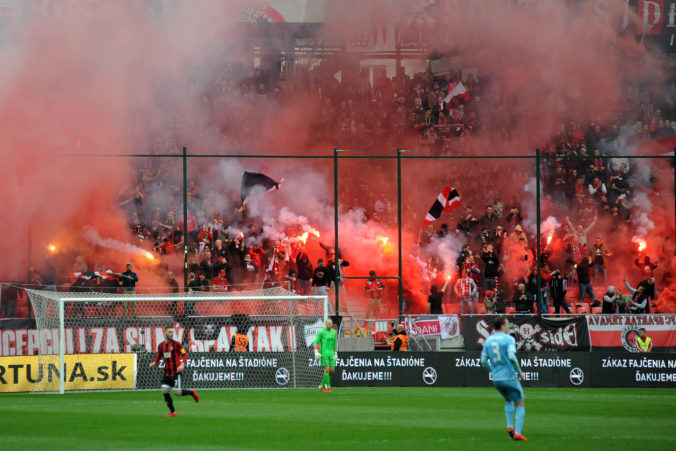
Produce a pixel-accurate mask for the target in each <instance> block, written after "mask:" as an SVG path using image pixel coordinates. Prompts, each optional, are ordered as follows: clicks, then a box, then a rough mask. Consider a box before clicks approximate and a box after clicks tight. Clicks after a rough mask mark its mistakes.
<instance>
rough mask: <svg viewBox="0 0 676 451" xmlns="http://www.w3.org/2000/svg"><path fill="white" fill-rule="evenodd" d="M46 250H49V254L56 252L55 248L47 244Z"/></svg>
mask: <svg viewBox="0 0 676 451" xmlns="http://www.w3.org/2000/svg"><path fill="white" fill-rule="evenodd" d="M47 249H49V252H51V253H54V252H56V246H55V245H54V244H52V243H49V246H47Z"/></svg>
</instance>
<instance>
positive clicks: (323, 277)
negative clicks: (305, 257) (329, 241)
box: [312, 258, 331, 296]
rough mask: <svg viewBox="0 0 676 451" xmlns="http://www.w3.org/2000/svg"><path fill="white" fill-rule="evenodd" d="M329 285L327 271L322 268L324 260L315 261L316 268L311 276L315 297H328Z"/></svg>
mask: <svg viewBox="0 0 676 451" xmlns="http://www.w3.org/2000/svg"><path fill="white" fill-rule="evenodd" d="M330 283H331V280H330V279H329V271H328V269H327V268H326V267H325V266H324V260H323V259H321V258H320V259H319V260H317V267H316V268H315V270H314V273H313V274H312V287H313V293H312V294H314V295H315V296H327V295H328V286H329V284H330Z"/></svg>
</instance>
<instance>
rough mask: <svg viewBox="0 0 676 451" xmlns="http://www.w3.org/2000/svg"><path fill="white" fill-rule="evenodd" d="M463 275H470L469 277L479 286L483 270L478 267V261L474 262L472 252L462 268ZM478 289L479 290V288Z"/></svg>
mask: <svg viewBox="0 0 676 451" xmlns="http://www.w3.org/2000/svg"><path fill="white" fill-rule="evenodd" d="M460 273H461V274H465V273H467V274H469V276H470V277H471V278H472V279H473V280H474V283H475V284H476V286H477V287H478V286H479V277H480V275H481V270H480V269H479V265H477V262H476V260H474V256H473V255H472V253H471V252H470V253H469V254H467V257H466V258H465V261H464V262H463V263H462V268H461V271H460ZM477 289H478V288H477Z"/></svg>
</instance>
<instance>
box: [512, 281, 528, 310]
mask: <svg viewBox="0 0 676 451" xmlns="http://www.w3.org/2000/svg"><path fill="white" fill-rule="evenodd" d="M512 301H513V302H514V305H515V306H516V313H533V298H532V297H531V295H530V293H528V292H527V291H526V284H525V283H520V284H519V285H518V289H517V291H516V293H514V298H513V299H512Z"/></svg>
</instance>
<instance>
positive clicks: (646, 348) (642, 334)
mask: <svg viewBox="0 0 676 451" xmlns="http://www.w3.org/2000/svg"><path fill="white" fill-rule="evenodd" d="M652 348H653V340H652V338H650V337H649V336H648V335H647V334H646V331H645V329H644V328H643V327H641V328H640V329H639V330H638V337H636V350H637V351H638V352H650V351H651V350H652Z"/></svg>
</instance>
